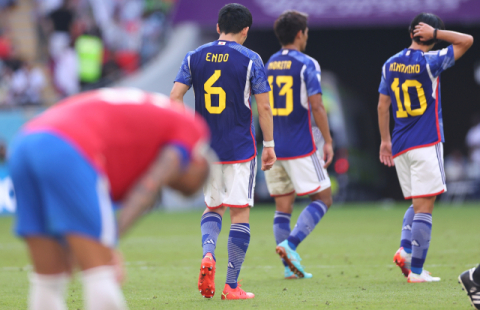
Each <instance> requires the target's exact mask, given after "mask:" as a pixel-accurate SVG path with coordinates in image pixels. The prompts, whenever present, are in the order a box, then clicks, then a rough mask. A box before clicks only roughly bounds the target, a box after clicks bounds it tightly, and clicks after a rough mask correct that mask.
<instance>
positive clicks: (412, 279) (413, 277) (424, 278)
mask: <svg viewBox="0 0 480 310" xmlns="http://www.w3.org/2000/svg"><path fill="white" fill-rule="evenodd" d="M438 281H440V278H439V277H432V276H431V275H430V273H429V272H428V271H426V270H423V271H422V273H421V274H416V273H413V272H410V274H409V275H408V280H407V282H408V283H423V282H438Z"/></svg>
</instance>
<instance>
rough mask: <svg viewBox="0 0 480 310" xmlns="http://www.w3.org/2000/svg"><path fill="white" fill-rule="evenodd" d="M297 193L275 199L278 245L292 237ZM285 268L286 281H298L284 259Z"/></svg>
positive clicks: (274, 220)
mask: <svg viewBox="0 0 480 310" xmlns="http://www.w3.org/2000/svg"><path fill="white" fill-rule="evenodd" d="M295 197H296V195H295V193H291V194H286V195H284V196H277V197H275V206H276V210H275V215H274V217H273V235H274V237H275V243H276V245H279V244H280V243H282V242H283V241H285V240H287V238H288V236H290V232H291V229H290V219H291V217H292V212H293V203H294V202H295ZM282 263H283V266H284V277H285V279H296V278H297V276H296V275H295V274H294V273H293V272H292V271H291V270H290V267H289V266H288V264H287V262H286V261H285V260H283V259H282Z"/></svg>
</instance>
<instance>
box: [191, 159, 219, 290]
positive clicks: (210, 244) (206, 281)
mask: <svg viewBox="0 0 480 310" xmlns="http://www.w3.org/2000/svg"><path fill="white" fill-rule="evenodd" d="M223 189H224V181H223V165H219V164H214V165H212V168H211V172H210V176H209V179H208V181H207V182H206V183H205V186H204V188H203V192H204V196H205V204H206V205H207V208H206V209H205V211H204V212H203V215H202V218H201V220H200V229H201V232H202V249H203V256H202V261H201V263H200V274H199V276H198V290H199V291H200V294H201V295H202V296H203V297H205V298H212V297H213V296H214V295H215V271H216V258H215V248H216V247H217V239H218V235H219V234H220V231H221V230H222V219H223V215H224V213H225V210H226V207H224V206H223Z"/></svg>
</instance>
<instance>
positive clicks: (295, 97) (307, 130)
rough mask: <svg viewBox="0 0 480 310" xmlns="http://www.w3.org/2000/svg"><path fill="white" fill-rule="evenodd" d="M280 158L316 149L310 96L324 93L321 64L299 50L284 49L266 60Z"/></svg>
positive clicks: (275, 136)
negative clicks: (321, 82) (311, 119)
mask: <svg viewBox="0 0 480 310" xmlns="http://www.w3.org/2000/svg"><path fill="white" fill-rule="evenodd" d="M265 67H266V69H267V75H268V82H269V83H270V87H271V89H272V90H271V91H270V104H271V106H272V112H273V135H274V138H275V153H276V155H277V159H280V160H282V159H283V160H286V159H293V158H299V157H304V156H309V155H311V154H312V153H313V152H315V151H316V149H317V148H316V146H315V140H314V138H313V134H312V125H311V122H310V106H309V103H308V97H309V96H312V95H315V94H321V93H322V88H321V86H320V65H319V64H318V62H317V61H316V60H315V59H313V58H311V57H309V56H307V55H305V54H303V53H302V52H299V51H296V50H289V49H282V50H280V51H278V52H277V53H275V54H273V55H272V57H270V60H269V61H268V63H267V64H266V66H265Z"/></svg>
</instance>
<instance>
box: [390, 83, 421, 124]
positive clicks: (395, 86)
mask: <svg viewBox="0 0 480 310" xmlns="http://www.w3.org/2000/svg"><path fill="white" fill-rule="evenodd" d="M399 85H400V82H399V79H398V78H395V79H394V80H393V83H392V91H393V92H394V93H395V99H396V100H397V106H398V111H397V118H405V117H408V116H409V115H410V116H420V115H423V113H425V110H426V109H427V99H426V98H425V91H424V90H423V87H422V83H420V82H419V81H417V80H405V82H403V84H402V90H403V99H404V101H405V102H404V105H405V110H404V109H403V105H402V101H401V100H400V87H399ZM409 87H415V88H416V89H417V95H418V101H419V102H420V107H419V108H417V109H413V110H412V101H411V100H410V94H409V93H408V88H409Z"/></svg>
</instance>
